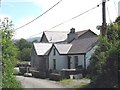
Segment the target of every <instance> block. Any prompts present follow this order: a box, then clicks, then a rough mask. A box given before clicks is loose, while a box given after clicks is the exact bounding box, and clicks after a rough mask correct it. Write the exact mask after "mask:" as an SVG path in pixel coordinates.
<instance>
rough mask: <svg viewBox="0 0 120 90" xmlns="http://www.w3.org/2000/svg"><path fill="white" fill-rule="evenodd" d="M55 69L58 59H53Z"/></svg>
mask: <svg viewBox="0 0 120 90" xmlns="http://www.w3.org/2000/svg"><path fill="white" fill-rule="evenodd" d="M53 69H56V59H53Z"/></svg>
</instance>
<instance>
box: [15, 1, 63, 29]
mask: <svg viewBox="0 0 120 90" xmlns="http://www.w3.org/2000/svg"><path fill="white" fill-rule="evenodd" d="M61 1H62V0H60V1H58V2H57V3H56V4H55V5H53V6H52V7H50V8H49V9H48V10H46V11H45V12H44V13H42V14H41V15H39V16H38V17H36V18H35V19H33V20H32V21H30V22H28V23H26V24H24V25H22V26H20V27H18V28H16V29H14V30H18V29H21V28H23V27H25V26H27V25H28V24H30V23H32V22H34V21H35V20H37V19H38V18H40V17H41V16H43V15H44V14H46V13H47V12H48V11H50V10H51V9H53V8H54V7H55V6H57V5H58V4H59V3H60V2H61Z"/></svg>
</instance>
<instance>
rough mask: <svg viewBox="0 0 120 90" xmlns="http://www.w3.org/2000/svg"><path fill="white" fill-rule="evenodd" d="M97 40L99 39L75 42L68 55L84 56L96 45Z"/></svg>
mask: <svg viewBox="0 0 120 90" xmlns="http://www.w3.org/2000/svg"><path fill="white" fill-rule="evenodd" d="M97 40H98V37H92V38H85V39H80V40H74V41H73V42H72V47H71V49H70V50H69V52H68V54H84V53H86V52H88V51H89V50H90V49H91V48H92V47H93V46H94V45H95V44H96V42H97Z"/></svg>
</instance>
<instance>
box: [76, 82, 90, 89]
mask: <svg viewBox="0 0 120 90" xmlns="http://www.w3.org/2000/svg"><path fill="white" fill-rule="evenodd" d="M87 85H89V83H85V82H81V83H80V84H76V85H74V87H75V88H83V87H85V86H87Z"/></svg>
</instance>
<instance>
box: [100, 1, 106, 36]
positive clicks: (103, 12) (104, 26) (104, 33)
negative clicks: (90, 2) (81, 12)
mask: <svg viewBox="0 0 120 90" xmlns="http://www.w3.org/2000/svg"><path fill="white" fill-rule="evenodd" d="M105 4H106V0H102V28H101V30H100V33H101V35H102V36H105V35H106V34H107V28H106V26H107V24H106V5H105Z"/></svg>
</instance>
